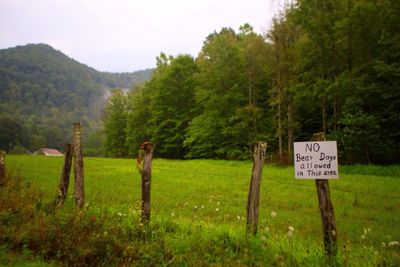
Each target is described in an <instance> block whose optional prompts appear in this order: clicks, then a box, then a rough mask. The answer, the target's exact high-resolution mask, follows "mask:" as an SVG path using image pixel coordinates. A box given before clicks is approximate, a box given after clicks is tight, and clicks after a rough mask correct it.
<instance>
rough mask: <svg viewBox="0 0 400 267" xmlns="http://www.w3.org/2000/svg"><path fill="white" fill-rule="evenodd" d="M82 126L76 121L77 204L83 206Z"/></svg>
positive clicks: (75, 172)
mask: <svg viewBox="0 0 400 267" xmlns="http://www.w3.org/2000/svg"><path fill="white" fill-rule="evenodd" d="M81 136H82V128H81V124H80V123H79V122H77V123H74V137H73V143H74V144H73V149H74V176H75V192H74V195H75V205H76V206H77V207H78V208H82V207H83V204H84V202H85V189H84V177H83V156H82V145H81Z"/></svg>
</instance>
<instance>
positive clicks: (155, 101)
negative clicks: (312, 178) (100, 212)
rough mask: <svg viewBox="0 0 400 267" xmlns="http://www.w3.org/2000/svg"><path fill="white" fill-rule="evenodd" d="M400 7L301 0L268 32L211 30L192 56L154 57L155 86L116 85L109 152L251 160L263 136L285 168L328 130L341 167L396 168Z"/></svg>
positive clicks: (372, 1)
mask: <svg viewBox="0 0 400 267" xmlns="http://www.w3.org/2000/svg"><path fill="white" fill-rule="evenodd" d="M398 14H400V2H399V1H397V0H382V1H376V0H298V1H296V3H293V4H291V5H288V6H287V7H286V8H285V9H284V11H282V12H281V13H280V14H279V15H278V16H276V17H275V18H274V19H273V22H272V27H271V29H270V30H269V32H268V33H266V34H265V35H260V34H257V33H255V32H254V31H253V29H252V27H251V26H250V25H249V24H244V25H243V26H241V27H240V29H239V32H235V31H234V30H233V29H230V28H223V29H222V30H220V31H219V32H214V33H212V34H210V35H209V36H208V37H207V38H206V39H205V41H204V43H203V47H202V49H201V51H200V53H199V54H198V56H197V57H196V58H193V57H192V56H190V55H178V56H175V57H174V56H166V55H165V54H163V53H161V54H160V56H159V57H158V58H157V68H156V70H155V71H154V73H153V75H152V78H151V80H150V81H148V82H146V83H145V84H143V85H141V86H137V87H136V88H135V89H134V90H131V91H130V92H129V93H127V94H125V93H124V92H123V91H122V90H120V89H115V90H113V92H112V95H111V96H110V98H109V100H108V102H107V104H106V108H105V112H104V125H105V134H106V140H105V147H106V151H107V154H108V155H109V156H117V157H125V156H134V155H136V154H137V151H138V149H139V147H138V146H139V145H140V143H142V142H143V141H145V140H149V141H151V142H153V143H155V145H156V149H155V152H156V154H157V156H159V157H167V158H224V159H249V158H250V156H251V149H252V146H253V144H254V143H255V142H256V141H257V140H264V141H266V142H268V151H269V152H270V153H271V152H272V153H273V155H272V156H274V157H275V158H276V159H277V160H279V161H280V162H283V163H284V162H288V161H290V160H291V159H292V153H293V152H292V143H293V141H305V140H310V139H311V137H312V134H313V133H315V132H324V133H325V134H326V135H327V136H328V138H329V139H331V140H337V141H338V146H339V153H340V155H339V156H340V161H341V162H342V163H380V164H388V163H398V162H399V160H398V159H399V156H400V115H399V114H400V95H399V94H400V88H399V85H400V84H399V81H400V79H399V78H400V53H399V51H400V16H398Z"/></svg>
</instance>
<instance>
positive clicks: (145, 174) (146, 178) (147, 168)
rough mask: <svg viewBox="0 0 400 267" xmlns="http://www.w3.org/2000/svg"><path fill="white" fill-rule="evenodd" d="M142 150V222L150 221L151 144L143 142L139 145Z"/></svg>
mask: <svg viewBox="0 0 400 267" xmlns="http://www.w3.org/2000/svg"><path fill="white" fill-rule="evenodd" d="M141 148H142V149H143V151H144V156H143V169H142V170H141V174H142V218H141V219H142V222H143V223H148V222H150V190H151V164H152V158H153V144H152V143H150V142H144V143H143V144H142V147H141Z"/></svg>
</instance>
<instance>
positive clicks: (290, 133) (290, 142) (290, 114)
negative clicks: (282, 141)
mask: <svg viewBox="0 0 400 267" xmlns="http://www.w3.org/2000/svg"><path fill="white" fill-rule="evenodd" d="M287 114H288V160H289V163H291V162H292V161H293V155H292V154H293V153H292V146H293V104H292V103H290V104H289V105H288V113H287Z"/></svg>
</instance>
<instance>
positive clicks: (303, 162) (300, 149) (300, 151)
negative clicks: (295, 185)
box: [294, 141, 339, 179]
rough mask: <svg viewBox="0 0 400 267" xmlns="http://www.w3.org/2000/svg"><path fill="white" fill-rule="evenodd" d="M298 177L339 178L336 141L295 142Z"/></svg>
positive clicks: (295, 167) (296, 172) (295, 163)
mask: <svg viewBox="0 0 400 267" xmlns="http://www.w3.org/2000/svg"><path fill="white" fill-rule="evenodd" d="M294 169H295V177H296V179H338V178H339V171H338V157H337V144H336V141H323V142H294Z"/></svg>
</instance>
